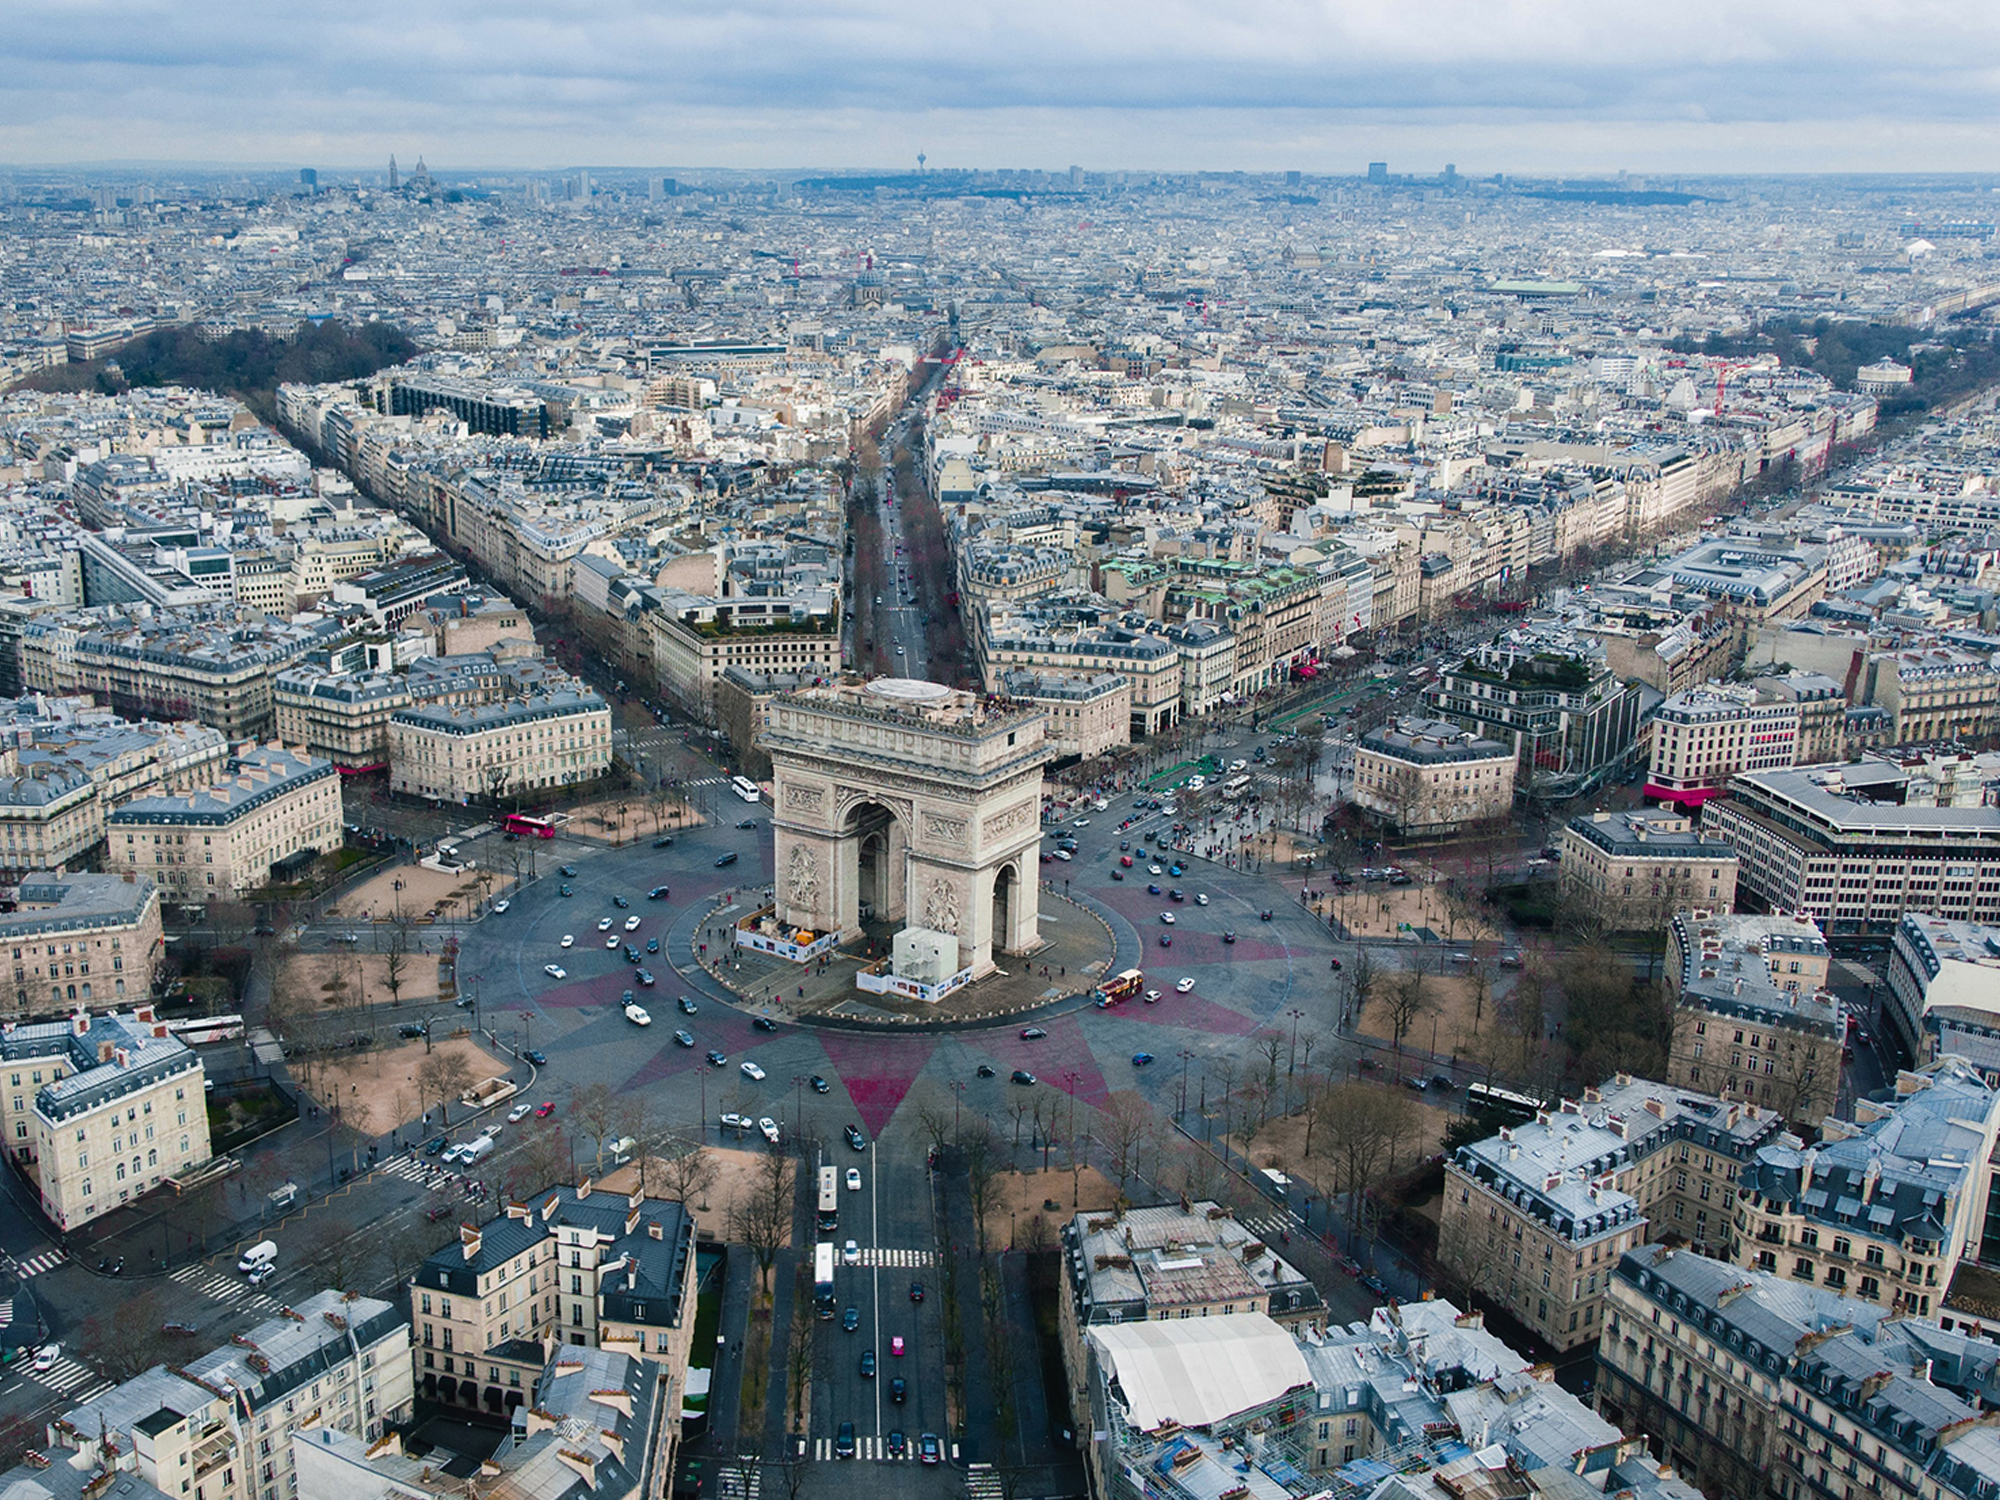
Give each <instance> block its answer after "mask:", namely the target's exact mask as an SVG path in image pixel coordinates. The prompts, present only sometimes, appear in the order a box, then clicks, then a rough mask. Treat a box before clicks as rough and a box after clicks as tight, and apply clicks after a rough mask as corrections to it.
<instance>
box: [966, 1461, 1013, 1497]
mask: <svg viewBox="0 0 2000 1500" xmlns="http://www.w3.org/2000/svg"><path fill="white" fill-rule="evenodd" d="M1006 1494H1007V1486H1006V1485H1005V1484H1004V1483H1003V1482H1002V1481H1001V1478H1000V1476H999V1475H998V1474H995V1473H994V1472H993V1465H991V1464H967V1465H966V1466H965V1500H1005V1496H1006Z"/></svg>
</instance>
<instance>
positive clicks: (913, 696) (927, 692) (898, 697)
mask: <svg viewBox="0 0 2000 1500" xmlns="http://www.w3.org/2000/svg"><path fill="white" fill-rule="evenodd" d="M866 691H867V692H869V693H872V694H873V695H874V696H875V697H877V698H887V699H888V700H889V701H890V702H892V703H900V704H911V703H936V702H937V701H938V700H939V699H941V698H949V697H950V696H951V689H950V688H948V687H946V686H945V685H944V684H943V683H941V682H925V681H924V680H923V679H922V678H921V677H878V678H876V679H875V680H874V681H873V682H871V683H869V684H868V687H867V689H866Z"/></svg>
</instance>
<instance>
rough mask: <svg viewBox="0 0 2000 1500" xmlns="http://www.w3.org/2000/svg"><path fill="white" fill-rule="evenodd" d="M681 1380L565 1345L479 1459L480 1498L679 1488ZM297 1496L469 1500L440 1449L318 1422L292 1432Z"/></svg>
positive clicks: (641, 1497)
mask: <svg viewBox="0 0 2000 1500" xmlns="http://www.w3.org/2000/svg"><path fill="white" fill-rule="evenodd" d="M685 1395H686V1392H685V1390H684V1389H683V1388H682V1385H681V1383H680V1382H679V1381H670V1380H666V1379H662V1378H661V1372H660V1367H659V1365H657V1364H656V1363H655V1362H654V1361H652V1360H650V1359H637V1358H634V1357H632V1356H630V1355H626V1354H620V1353H617V1352H615V1351H612V1350H609V1349H576V1348H571V1347H567V1346H566V1347H564V1348H561V1349H559V1350H557V1351H556V1352H555V1353H553V1354H552V1355H550V1356H549V1358H548V1360H547V1362H546V1363H545V1364H543V1366H542V1368H541V1370H540V1372H539V1373H538V1375H537V1377H536V1379H535V1382H534V1387H533V1395H532V1399H531V1400H529V1401H527V1402H524V1403H523V1404H522V1410H521V1416H520V1422H519V1425H518V1426H516V1427H514V1428H513V1429H511V1432H510V1436H509V1437H508V1439H507V1440H506V1441H504V1442H502V1443H501V1444H500V1446H499V1447H498V1448H496V1449H494V1451H493V1452H492V1453H491V1454H489V1455H488V1456H487V1458H486V1459H485V1460H484V1461H483V1462H482V1463H481V1464H480V1472H479V1494H480V1496H481V1497H483V1500H655V1497H658V1496H661V1495H664V1494H666V1493H668V1492H669V1491H670V1489H671V1488H672V1483H673V1471H674V1455H675V1452H676V1450H677V1448H678V1446H679V1438H680V1429H681V1422H682V1416H681V1406H682V1402H683V1399H684V1397H685ZM292 1450H293V1455H294V1461H295V1463H296V1465H297V1474H298V1495H297V1500H356V1497H360V1496H368V1497H373V1500H466V1480H465V1479H463V1478H461V1477H460V1476H459V1475H457V1474H455V1473H453V1472H451V1471H450V1469H449V1468H448V1467H447V1466H445V1465H442V1464H440V1463H438V1462H437V1458H436V1450H434V1449H430V1448H427V1447H423V1446H421V1445H413V1446H412V1447H411V1448H409V1449H405V1448H404V1446H403V1439H402V1436H401V1434H399V1433H394V1432H391V1433H388V1434H386V1435H385V1436H384V1437H383V1438H382V1439H381V1440H379V1441H377V1442H373V1443H369V1442H364V1441H362V1440H361V1438H359V1437H357V1436H354V1435H352V1434H349V1433H347V1432H344V1431H332V1430H329V1429H327V1428H324V1427H321V1428H315V1429H312V1430H310V1431H304V1432H299V1433H297V1434H295V1435H294V1436H293V1438H292Z"/></svg>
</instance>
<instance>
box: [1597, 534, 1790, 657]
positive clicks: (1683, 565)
mask: <svg viewBox="0 0 2000 1500" xmlns="http://www.w3.org/2000/svg"><path fill="white" fill-rule="evenodd" d="M1826 573H1827V555H1826V549H1825V548H1824V547H1813V546H1801V545H1797V544H1794V545H1791V546H1784V545H1782V544H1778V545H1774V544H1773V542H1772V540H1770V539H1766V538H1763V537H1756V536H1739V535H1728V536H1722V537H1710V538H1705V539H1703V540H1702V541H1700V542H1697V543H1696V544H1695V545H1694V546H1692V547H1690V548H1688V550H1687V551H1685V552H1683V553H1681V554H1679V555H1678V556H1676V557H1674V558H1671V559H1669V560H1666V561H1663V562H1661V563H1660V564H1658V565H1657V566H1656V567H1650V568H1647V569H1643V570H1642V571H1641V572H1640V573H1639V574H1638V575H1636V577H1634V578H1628V579H1626V582H1627V583H1633V582H1642V583H1643V582H1650V581H1652V580H1653V579H1654V578H1655V577H1657V578H1658V579H1659V580H1661V581H1668V582H1671V584H1672V585H1673V586H1674V587H1675V588H1678V589H1683V590H1687V591H1689V592H1692V593H1695V594H1699V595H1702V596H1703V597H1705V598H1707V599H1708V600H1709V602H1710V608H1711V609H1712V610H1713V612H1714V613H1715V614H1716V615H1717V616H1718V617H1719V618H1721V619H1722V620H1724V621H1726V622H1728V623H1729V625H1730V626H1731V627H1733V629H1734V633H1735V638H1736V641H1735V644H1736V648H1737V649H1739V650H1740V649H1742V648H1743V647H1744V646H1745V645H1747V644H1748V643H1749V642H1750V641H1751V640H1752V639H1753V638H1754V637H1755V636H1756V634H1757V631H1758V629H1759V628H1760V627H1762V626H1765V625H1770V624H1774V623H1776V622H1778V621H1781V620H1793V619H1798V618H1799V617H1801V616H1803V615H1804V614H1805V613H1806V612H1807V611H1808V610H1810V609H1811V608H1812V606H1813V605H1814V604H1815V603H1817V602H1818V601H1819V600H1820V599H1822V598H1824V597H1825V595H1826Z"/></svg>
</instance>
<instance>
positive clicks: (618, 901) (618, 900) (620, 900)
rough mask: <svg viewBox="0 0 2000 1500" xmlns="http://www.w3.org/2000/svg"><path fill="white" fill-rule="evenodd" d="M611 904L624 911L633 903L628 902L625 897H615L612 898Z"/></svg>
mask: <svg viewBox="0 0 2000 1500" xmlns="http://www.w3.org/2000/svg"><path fill="white" fill-rule="evenodd" d="M611 904H612V905H613V906H615V907H617V908H618V909H619V910H620V911H624V910H625V909H626V908H628V907H629V906H631V904H632V903H631V902H630V901H627V900H626V899H625V898H624V897H623V896H613V897H612V898H611Z"/></svg>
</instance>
